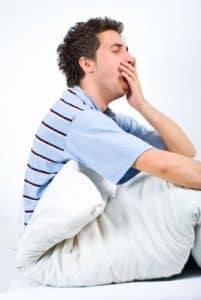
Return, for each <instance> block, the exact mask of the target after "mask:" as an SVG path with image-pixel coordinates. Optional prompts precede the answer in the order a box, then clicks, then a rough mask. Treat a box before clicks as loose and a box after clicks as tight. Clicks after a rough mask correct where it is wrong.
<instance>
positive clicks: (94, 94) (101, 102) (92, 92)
mask: <svg viewBox="0 0 201 300" xmlns="http://www.w3.org/2000/svg"><path fill="white" fill-rule="evenodd" d="M80 88H81V89H82V90H83V91H84V92H85V93H86V94H87V95H88V96H89V97H90V98H91V99H92V100H93V101H94V102H95V104H96V105H97V106H98V108H99V109H100V110H101V111H102V112H104V111H105V110H106V109H107V106H108V103H109V102H107V100H105V99H104V98H105V97H104V95H101V94H100V92H99V90H98V89H96V88H94V87H93V88H91V87H90V86H89V85H86V84H84V83H80Z"/></svg>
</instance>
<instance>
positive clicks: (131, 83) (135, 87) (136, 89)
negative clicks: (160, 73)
mask: <svg viewBox="0 0 201 300" xmlns="http://www.w3.org/2000/svg"><path fill="white" fill-rule="evenodd" d="M119 69H120V73H121V76H122V77H123V79H124V80H125V81H126V83H127V85H128V89H127V91H126V98H127V100H128V103H129V104H130V105H131V106H132V107H133V108H135V109H136V110H138V111H139V110H140V108H141V106H142V104H143V103H145V102H146V101H145V99H144V96H143V93H142V89H141V86H140V81H139V79H138V75H137V70H136V60H135V59H133V62H130V63H128V62H126V61H122V62H121V64H120V68H119Z"/></svg>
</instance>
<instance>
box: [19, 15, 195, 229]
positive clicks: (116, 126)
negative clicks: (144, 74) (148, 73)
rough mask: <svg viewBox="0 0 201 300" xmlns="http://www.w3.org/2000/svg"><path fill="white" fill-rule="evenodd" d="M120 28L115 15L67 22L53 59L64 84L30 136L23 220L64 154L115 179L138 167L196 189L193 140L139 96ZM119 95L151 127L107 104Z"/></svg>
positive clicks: (126, 177)
mask: <svg viewBox="0 0 201 300" xmlns="http://www.w3.org/2000/svg"><path fill="white" fill-rule="evenodd" d="M122 31H123V24H122V23H121V22H117V21H115V20H111V19H109V18H94V19H89V20H88V21H87V22H80V23H77V24H76V25H75V26H74V27H72V28H71V29H70V30H69V32H68V33H67V34H66V36H65V38H64V40H63V43H61V44H60V45H59V47H58V49H57V52H58V64H59V68H60V69H61V70H62V71H63V73H64V74H65V77H66V80H67V85H68V87H69V88H68V89H67V90H66V91H65V92H64V93H63V95H62V97H61V98H60V99H59V100H58V101H56V103H55V104H54V105H53V107H52V108H51V109H50V111H49V112H48V113H47V115H46V116H45V118H44V119H43V120H42V122H41V124H40V126H39V128H38V131H37V134H36V136H35V139H34V143H33V147H32V150H31V154H30V157H29V162H28V165H27V170H26V176H25V183H24V200H25V224H27V223H28V221H29V219H30V217H31V215H32V214H33V211H34V209H35V207H36V205H37V202H38V200H39V199H40V198H41V196H42V193H43V192H44V190H45V189H46V188H47V186H48V184H49V183H50V181H51V180H52V179H53V178H54V176H55V175H56V174H57V173H58V172H59V171H60V170H61V168H62V166H63V165H64V164H66V163H67V162H68V161H69V160H71V159H73V160H76V161H78V162H80V163H81V164H83V165H84V166H86V167H88V168H90V169H92V170H94V171H96V172H97V173H98V174H100V175H101V176H103V177H105V178H107V179H109V180H110V181H112V182H113V183H115V184H117V185H118V184H122V183H124V182H126V181H128V180H129V179H130V178H132V177H133V176H135V175H136V174H137V173H138V172H139V171H145V172H149V173H151V174H153V175H155V176H158V177H161V178H163V179H165V180H168V181H170V182H172V183H174V184H177V185H180V186H185V187H189V188H195V189H201V163H200V162H198V161H196V160H194V159H193V157H194V156H195V155H196V151H195V148H194V146H193V145H192V143H191V142H190V140H189V139H188V138H187V136H186V135H185V133H184V132H183V131H182V129H181V128H179V126H178V125H177V124H176V123H175V122H174V121H172V120H171V119H169V118H168V117H167V116H166V115H164V114H163V113H161V112H159V111H158V110H157V109H156V108H154V107H153V106H152V105H151V104H150V103H149V102H148V101H147V100H146V99H145V97H144V95H143V93H142V89H141V86H140V82H139V79H138V75H137V68H136V59H135V58H133V57H132V56H131V54H130V53H129V52H128V48H127V46H126V44H125V42H124V40H123V39H122V37H121V33H122ZM124 95H126V99H127V101H128V103H129V104H130V106H131V107H132V109H134V111H135V110H137V111H138V112H139V113H141V114H142V116H143V117H144V118H145V119H146V120H147V121H148V122H149V123H150V124H151V125H152V126H153V128H154V129H155V131H150V130H148V129H146V128H145V127H144V126H142V125H140V124H138V123H137V122H136V120H135V119H134V118H132V117H129V116H125V115H123V114H120V113H115V112H113V111H112V110H111V109H110V108H109V107H108V105H109V103H110V102H112V101H113V100H115V99H117V98H119V97H121V96H124Z"/></svg>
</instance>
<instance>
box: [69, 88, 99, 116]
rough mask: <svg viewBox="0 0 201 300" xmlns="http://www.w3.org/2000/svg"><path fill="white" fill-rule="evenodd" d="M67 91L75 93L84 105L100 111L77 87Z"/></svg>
mask: <svg viewBox="0 0 201 300" xmlns="http://www.w3.org/2000/svg"><path fill="white" fill-rule="evenodd" d="M69 90H71V91H73V92H75V93H76V95H77V96H78V97H79V98H80V99H81V100H82V101H83V103H84V104H88V105H89V106H90V107H91V108H95V109H96V110H99V111H101V110H100V108H99V107H98V106H97V105H96V103H95V102H94V101H93V100H92V98H91V97H90V96H89V95H88V94H87V93H86V92H85V91H84V90H83V89H82V88H81V87H79V86H78V85H75V86H74V87H72V88H70V89H69Z"/></svg>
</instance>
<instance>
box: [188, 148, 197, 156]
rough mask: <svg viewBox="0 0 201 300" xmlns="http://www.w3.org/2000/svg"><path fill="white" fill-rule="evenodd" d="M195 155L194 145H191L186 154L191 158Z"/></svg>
mask: <svg viewBox="0 0 201 300" xmlns="http://www.w3.org/2000/svg"><path fill="white" fill-rule="evenodd" d="M196 155H197V151H196V148H195V147H194V146H192V147H191V149H189V150H188V152H187V154H186V156H189V157H191V158H194V157H195V156H196Z"/></svg>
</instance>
